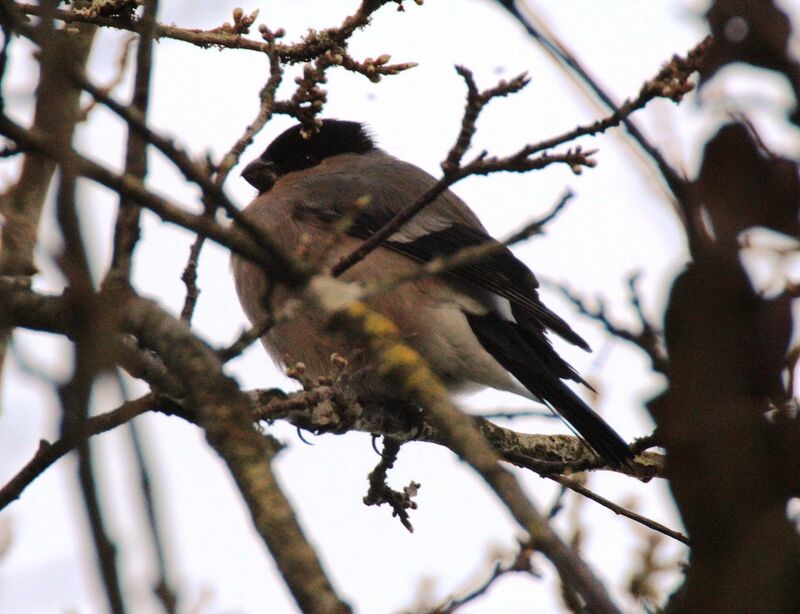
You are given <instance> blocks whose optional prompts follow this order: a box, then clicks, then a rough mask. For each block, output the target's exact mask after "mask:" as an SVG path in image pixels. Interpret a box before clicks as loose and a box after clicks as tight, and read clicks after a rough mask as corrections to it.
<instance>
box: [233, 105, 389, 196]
mask: <svg viewBox="0 0 800 614" xmlns="http://www.w3.org/2000/svg"><path fill="white" fill-rule="evenodd" d="M374 148H375V143H374V141H373V140H372V137H371V136H370V134H369V132H368V131H367V129H366V127H365V126H364V124H360V123H358V122H350V121H344V120H339V119H324V120H322V124H321V125H320V126H319V129H318V130H317V131H316V132H314V133H312V134H310V135H306V134H304V132H303V130H302V126H301V125H300V124H297V125H296V126H292V127H291V128H289V129H288V130H286V131H284V132H283V133H282V134H281V135H280V136H278V138H276V139H275V140H274V141H272V143H270V144H269V146H268V147H267V148H266V149H265V150H264V153H262V154H261V155H260V156H259V157H258V158H256V159H255V160H253V161H252V162H250V164H248V165H247V166H246V167H245V168H244V170H243V171H242V177H244V178H245V181H247V183H249V184H250V185H251V186H253V187H254V188H256V189H257V190H258V191H259V192H260V193H263V192H267V191H269V190H270V189H271V188H272V186H273V184H274V183H275V182H276V181H277V180H278V179H279V178H281V177H282V176H283V175H286V174H287V173H292V172H295V171H302V170H304V169H307V168H311V167H312V166H316V165H317V164H319V163H320V162H322V161H323V160H325V159H326V158H330V157H331V156H338V155H340V154H346V153H358V154H363V153H366V152H368V151H370V150H372V149H374Z"/></svg>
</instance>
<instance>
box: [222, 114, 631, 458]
mask: <svg viewBox="0 0 800 614" xmlns="http://www.w3.org/2000/svg"><path fill="white" fill-rule="evenodd" d="M242 176H243V178H244V179H245V180H246V181H247V182H248V183H249V184H250V185H252V186H253V187H254V188H256V190H258V195H257V196H256V198H255V199H254V200H253V201H252V202H251V203H250V204H249V205H247V206H246V207H245V208H244V209H243V211H242V215H243V216H244V218H245V219H246V220H247V221H248V222H249V223H250V224H252V225H254V226H255V227H256V228H258V229H259V230H260V231H262V232H264V233H266V234H267V235H268V236H270V237H271V239H272V240H273V241H274V242H275V243H276V244H277V245H278V247H279V248H281V249H283V250H285V252H286V253H288V254H291V255H295V256H303V257H306V258H316V259H317V264H318V265H321V267H322V269H323V270H325V269H326V268H327V269H328V270H330V268H332V267H333V265H335V264H336V262H338V261H340V260H341V259H342V258H343V257H344V256H346V255H347V254H349V253H350V252H351V251H352V250H354V249H355V248H357V247H358V246H359V245H360V244H361V243H362V242H363V241H364V240H365V239H367V238H368V237H370V236H372V235H373V234H374V233H375V232H376V231H377V230H379V229H380V228H381V227H382V226H383V225H385V224H386V223H387V222H388V221H389V220H390V219H391V218H392V217H393V216H394V215H395V214H396V213H397V212H398V211H400V210H401V209H402V208H403V207H405V206H407V205H408V204H409V203H412V202H414V201H415V200H416V199H417V198H418V197H419V196H420V195H421V194H422V193H424V192H425V190H427V189H428V188H430V187H431V186H432V185H434V184H435V183H436V179H435V178H434V177H433V176H432V175H430V174H429V173H427V172H426V171H424V170H422V169H421V168H419V167H417V166H415V165H413V164H411V163H409V162H404V161H402V160H400V159H398V158H396V157H394V156H392V155H390V154H389V153H387V152H386V151H384V150H383V149H381V148H380V147H378V146H377V144H376V142H375V139H374V138H373V136H372V134H371V132H370V130H369V129H368V128H367V127H366V126H365V125H364V124H362V123H360V122H355V121H346V120H340V119H323V120H320V123H318V126H317V130H316V131H306V130H305V129H304V128H303V127H302V126H301V125H300V124H297V125H294V126H292V127H290V128H289V129H287V130H285V131H284V132H283V133H282V134H280V135H279V136H278V137H277V138H275V139H274V140H273V141H272V142H271V143H270V144H269V145H268V146H267V148H266V150H264V152H263V153H262V154H261V155H260V156H259V157H258V158H256V159H254V160H253V161H251V162H250V163H249V164H247V165H246V167H245V168H244V170H243V171H242ZM342 229H345V230H344V231H342ZM335 233H338V234H335ZM487 242H492V243H495V244H496V245H495V247H496V248H495V249H493V251H491V253H490V254H489V255H487V256H486V257H485V258H482V259H478V260H475V261H472V262H469V263H467V264H464V265H463V266H459V267H457V268H454V269H452V270H449V271H448V272H446V273H443V274H441V275H438V276H435V277H426V278H422V279H417V280H415V281H412V282H408V283H404V284H402V285H399V286H397V287H396V288H394V289H393V290H391V291H388V292H384V293H377V294H375V295H373V296H371V297H370V298H369V299H368V300H367V302H368V304H369V305H370V307H372V308H373V309H375V310H376V311H378V312H379V313H381V314H383V315H384V316H386V317H388V318H389V319H390V320H392V321H393V322H394V323H395V325H396V326H397V328H398V330H399V332H400V335H401V336H402V339H403V340H404V341H405V342H406V343H407V344H408V345H410V346H411V347H412V348H413V349H415V350H416V351H417V352H418V353H419V354H421V355H422V357H423V358H425V359H426V360H427V362H428V364H429V366H430V367H431V369H432V371H433V372H434V373H435V374H436V375H437V376H438V377H439V378H440V380H441V381H442V382H443V383H444V385H445V386H446V387H447V389H448V391H450V392H452V393H453V394H456V393H463V392H469V391H473V390H477V389H481V388H486V387H488V388H495V389H498V390H503V391H508V392H512V393H515V394H517V395H520V396H522V397H525V398H527V399H531V400H534V401H537V402H539V403H543V404H544V405H546V406H547V407H549V408H550V409H551V410H552V411H554V412H555V413H556V414H557V415H559V416H560V417H561V418H562V419H563V420H564V421H565V422H566V423H567V424H568V425H569V426H570V427H571V428H572V429H574V431H577V433H578V434H579V435H580V437H581V438H582V439H583V440H584V441H585V442H586V443H588V445H589V446H590V447H591V448H592V449H593V450H594V451H595V452H596V453H597V454H598V456H600V457H601V458H602V459H604V460H605V461H606V462H607V463H608V464H610V465H616V466H622V465H626V464H628V462H629V461H630V459H631V458H632V457H633V453H632V451H631V449H630V448H629V447H628V445H627V444H626V443H625V441H624V440H623V439H622V438H621V437H620V436H619V435H618V434H617V432H616V431H615V430H614V429H613V428H612V427H611V426H609V425H608V424H607V423H606V422H605V421H604V420H603V419H602V418H601V417H600V416H599V415H598V414H597V413H596V412H595V411H594V410H593V409H592V408H591V407H589V405H588V404H587V403H586V402H584V401H583V400H582V399H581V398H580V396H578V394H576V392H575V391H573V390H572V389H571V388H570V387H569V386H568V385H567V384H566V383H565V381H572V382H575V383H577V384H582V385H585V386H588V384H587V383H586V381H585V380H584V379H583V378H582V377H581V376H580V375H579V374H578V372H577V371H576V370H575V369H574V368H573V367H572V366H570V365H569V364H568V363H567V362H566V361H565V360H564V359H563V358H561V357H560V356H559V354H558V353H557V352H556V350H555V349H554V347H553V344H552V341H551V339H550V338H549V336H548V335H549V333H554V334H555V335H557V336H559V337H561V338H562V339H564V340H566V341H567V342H569V343H571V344H573V345H576V346H578V347H580V348H582V349H584V350H587V351H590V348H589V345H588V344H587V343H586V341H584V339H583V338H581V337H580V336H579V335H578V334H577V333H576V332H575V331H574V330H573V329H572V328H571V327H570V325H569V324H567V322H566V321H564V320H563V319H562V318H561V317H560V316H558V315H557V314H556V313H554V312H553V311H551V310H550V309H549V308H548V307H547V306H545V304H544V303H543V302H542V300H541V299H540V297H539V293H538V285H539V284H538V281H537V279H536V277H535V276H534V274H533V272H532V271H531V270H530V269H529V268H528V267H527V266H526V265H525V264H523V263H522V262H521V261H520V260H518V259H517V258H516V257H515V256H514V254H513V253H512V252H511V251H510V250H509V249H508V248H507V247H506V246H504V245H501V244H499V243H497V241H495V240H494V239H493V238H492V237H491V236H490V235H489V233H488V232H487V230H486V228H484V226H483V224H481V222H480V220H479V219H478V217H477V216H476V214H475V213H474V212H473V211H472V210H471V209H470V208H469V207H468V206H467V205H466V203H464V201H462V200H461V199H460V198H459V197H458V196H456V194H455V193H453V192H452V191H450V190H449V189H448V190H446V191H444V192H443V193H442V194H441V195H440V196H438V197H437V198H436V199H435V200H433V201H432V202H431V203H430V204H429V205H428V206H427V207H426V208H424V209H423V210H422V211H420V212H419V213H418V214H417V215H416V216H414V217H413V218H411V219H410V220H409V221H408V222H406V223H405V224H404V225H403V226H401V227H400V228H399V229H398V230H397V231H396V232H395V233H394V234H392V235H391V236H389V238H388V239H387V240H386V241H385V242H383V243H382V244H381V245H380V246H379V247H378V248H377V249H375V250H374V251H373V252H371V253H369V254H368V255H367V256H366V257H365V258H364V259H363V260H361V261H360V262H358V263H357V264H355V265H354V266H352V267H351V268H350V269H348V270H347V271H345V272H344V274H343V275H342V276H341V278H342V279H343V280H345V281H351V282H366V281H372V280H376V279H384V280H386V279H389V280H391V279H392V278H397V276H401V275H407V274H411V273H412V272H413V271H415V270H417V269H418V267H419V266H420V264H422V263H426V262H429V261H431V260H432V259H434V258H437V257H440V256H450V255H452V254H455V253H458V252H459V251H460V250H462V249H464V248H467V247H472V246H478V245H483V244H485V243H487ZM231 265H232V269H233V275H234V280H235V285H236V291H237V294H238V296H239V300H240V302H241V305H242V307H243V310H244V312H245V314H246V315H247V317H248V318H249V319H250V320H251V321H252V322H254V323H255V322H262V321H264V318H265V317H266V316H267V314H268V313H270V312H273V313H274V311H275V310H276V309H279V308H280V307H281V306H283V305H285V303H286V301H288V300H289V299H291V298H293V296H295V292H296V290H294V289H292V288H287V287H285V286H282V285H281V284H280V283H278V282H272V281H271V280H270V274H269V270H268V269H265V267H264V265H263V264H262V263H254V262H252V261H250V260H248V259H245V258H243V257H240V256H237V255H236V254H234V255H233V256H232V259H231ZM262 342H263V344H264V346H265V348H266V349H267V351H268V352H269V354H270V355H271V356H272V358H273V359H274V360H275V361H276V362H277V363H278V364H283V365H292V364H296V363H302V364H303V365H304V367H303V369H304V374H305V375H306V376H308V377H309V378H312V379H313V378H319V377H324V376H326V375H329V374H330V373H331V372H332V364H331V356H332V355H334V354H338V355H340V356H344V357H346V359H347V360H348V361H349V363H348V366H347V369H348V370H349V377H348V379H347V385H348V386H350V387H351V389H352V391H353V392H354V393H355V394H356V395H357V397H358V398H360V399H364V400H372V401H390V400H392V399H394V400H399V399H398V398H397V397H398V396H399V395H398V391H397V390H396V389H394V388H393V387H392V386H391V385H390V384H388V383H387V382H386V381H384V380H382V378H381V377H380V376H379V375H378V373H377V369H374V368H373V367H374V365H371V364H370V362H369V357H368V356H366V355H365V354H366V353H365V352H364V348H363V347H359V346H358V343H357V342H356V341H354V340H353V339H349V338H345V337H343V336H342V335H339V334H335V333H331V332H330V330H329V329H328V328H326V322H325V321H323V320H322V319H321V316H318V315H315V314H313V313H308V314H306V313H303V314H302V315H301V316H299V317H295V318H291V319H282V320H281V321H279V322H278V323H277V324H276V325H275V326H273V327H272V328H271V329H270V330H269V331H268V332H267V333H266V334H265V335H264V337H263V338H262Z"/></svg>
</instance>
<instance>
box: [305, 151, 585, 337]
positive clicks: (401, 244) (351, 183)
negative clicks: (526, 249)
mask: <svg viewBox="0 0 800 614" xmlns="http://www.w3.org/2000/svg"><path fill="white" fill-rule="evenodd" d="M395 164H402V165H403V166H402V169H403V171H404V173H396V174H395V175H394V176H393V177H392V180H391V181H384V182H375V181H369V180H368V179H365V178H364V177H363V176H362V175H359V174H349V173H348V174H344V173H342V174H327V175H311V176H310V177H309V178H308V179H307V180H304V182H303V183H304V184H306V187H307V188H309V191H310V192H311V193H313V194H320V193H324V194H328V195H329V197H328V199H327V200H326V202H325V203H322V206H320V203H318V202H317V201H316V200H313V201H312V200H311V199H305V200H298V201H297V204H296V206H295V211H296V213H297V215H298V216H307V217H310V218H314V219H316V220H319V221H321V222H324V223H333V222H335V221H338V220H340V219H342V217H343V216H345V215H349V216H352V221H351V224H350V226H349V228H348V230H347V232H348V234H350V235H351V236H354V237H358V238H360V239H367V238H368V237H370V236H372V235H373V234H374V233H375V232H377V231H378V230H379V229H380V228H382V227H383V226H384V225H385V224H386V223H387V222H389V220H391V219H392V217H394V215H395V214H396V213H397V211H398V210H399V209H400V208H401V207H402V206H404V205H405V204H407V203H409V202H412V199H413V198H415V197H416V196H417V195H418V193H420V192H421V191H422V190H424V189H425V188H426V187H428V186H427V185H424V184H423V185H422V186H421V187H420V183H421V181H420V180H421V179H422V178H424V179H425V183H432V182H433V181H434V180H433V178H432V177H431V176H430V175H428V174H427V173H425V172H424V171H422V170H421V169H418V168H417V167H414V166H412V165H407V164H404V163H400V162H399V161H395ZM409 169H411V170H409ZM405 174H410V175H412V176H411V181H404V179H406V177H404V175H405ZM398 175H399V176H398ZM318 181H319V182H324V189H322V190H320V189H319V188H317V189H314V187H313V185H312V184H314V183H316V182H318ZM364 195H368V196H369V204H368V205H367V206H365V207H363V208H361V209H360V210H359V211H358V212H357V213H356V214H355V215H353V211H354V202H355V201H356V200H357V199H358V198H359V196H364ZM486 243H493V244H495V246H496V247H495V250H494V251H493V252H492V253H491V254H488V255H486V256H485V257H483V258H480V259H478V260H475V261H473V262H470V263H468V264H464V265H462V266H459V267H456V268H454V269H451V270H450V271H449V272H448V273H446V276H447V277H450V278H455V279H459V280H461V281H464V282H467V283H469V284H473V285H474V286H476V287H478V288H482V289H483V290H486V291H489V292H491V293H493V294H495V295H497V296H498V297H502V298H503V299H506V300H507V301H508V302H509V305H510V308H511V312H512V313H513V316H514V319H515V320H516V321H517V322H518V323H519V324H520V325H521V326H522V327H523V328H525V329H530V330H531V332H532V333H536V332H538V333H542V332H543V331H544V330H545V329H547V330H551V331H553V332H554V333H555V334H557V335H558V336H560V337H561V338H563V339H565V340H566V341H569V342H570V343H573V344H575V345H577V346H578V347H581V348H583V349H585V350H589V345H588V344H587V343H586V341H584V339H583V338H581V336H580V335H578V334H577V333H576V332H575V331H574V330H572V328H571V327H570V325H569V324H567V323H566V322H565V321H564V320H563V319H561V318H560V317H559V316H558V315H557V314H555V313H554V312H553V311H551V310H550V309H548V308H547V306H545V305H544V304H543V303H542V302H541V300H540V299H539V293H538V287H539V282H538V281H537V280H536V277H535V276H534V274H533V273H532V272H531V271H530V269H528V267H526V266H525V265H524V264H523V263H522V262H520V261H519V260H518V259H517V258H516V256H514V254H513V253H512V252H511V250H509V249H508V248H507V247H505V246H504V245H500V244H499V243H498V242H497V241H495V240H494V239H493V238H492V237H491V236H489V234H488V233H487V232H486V230H485V229H484V228H483V226H482V225H481V224H480V222H479V221H478V219H477V218H476V217H475V215H474V214H473V213H472V211H471V210H470V209H469V208H468V207H467V206H466V205H465V204H464V203H463V202H462V201H461V200H460V199H459V198H458V197H457V196H456V195H455V194H453V193H452V192H449V191H448V192H446V193H445V194H443V195H442V196H441V197H440V198H438V199H437V200H435V201H434V202H433V203H431V204H430V205H429V206H428V207H427V208H425V209H423V210H422V211H421V212H420V213H419V214H418V215H417V216H415V217H414V218H412V219H411V220H410V221H409V222H407V223H406V224H405V225H404V226H403V227H402V228H401V229H400V230H399V231H398V232H396V233H395V234H394V235H392V236H391V237H389V239H388V240H387V241H386V242H385V243H384V245H385V247H387V248H388V249H391V250H393V251H395V252H398V253H400V254H403V255H404V256H407V257H409V258H411V259H413V260H416V261H417V262H423V263H424V262H429V261H431V260H433V259H434V258H437V257H439V256H452V255H453V254H456V253H458V252H459V251H461V250H462V249H465V248H468V247H475V246H478V245H483V244H486Z"/></svg>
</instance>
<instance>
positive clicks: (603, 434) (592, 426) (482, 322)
mask: <svg viewBox="0 0 800 614" xmlns="http://www.w3.org/2000/svg"><path fill="white" fill-rule="evenodd" d="M465 315H466V317H467V320H468V321H469V325H470V327H471V328H472V331H473V332H474V333H475V336H476V337H477V338H478V340H479V341H480V342H481V345H483V347H484V348H485V349H486V351H487V352H489V353H490V354H491V355H492V356H493V357H494V358H495V360H497V362H499V363H500V364H501V365H503V367H504V368H506V369H508V371H509V372H511V374H512V375H514V377H516V378H517V379H518V380H519V381H520V382H521V383H522V385H523V386H525V387H526V388H527V389H528V390H530V391H531V393H533V394H534V395H536V396H537V397H538V398H539V399H541V400H542V401H543V402H544V403H545V404H547V405H548V406H549V407H551V408H552V409H553V410H554V411H556V412H557V413H558V414H559V415H560V416H561V417H562V418H563V419H564V420H565V421H566V422H567V423H569V424H570V426H572V427H573V428H574V429H575V430H576V431H577V432H578V433H579V434H580V436H581V437H583V439H584V440H586V443H588V444H589V445H590V446H591V447H592V449H593V450H594V451H595V452H597V454H598V455H600V456H601V457H602V458H603V459H604V460H606V461H607V462H608V463H609V464H613V465H617V466H620V465H625V464H627V463H628V461H629V460H630V459H631V458H633V452H632V451H631V449H630V448H629V447H628V445H627V444H626V443H625V441H623V439H622V438H621V437H620V436H619V435H618V434H617V433H616V431H614V429H612V428H611V427H610V426H609V425H608V424H607V423H606V422H605V420H603V419H602V418H601V417H600V416H598V415H597V413H595V411H594V410H593V409H592V408H591V407H589V406H588V405H587V404H586V403H584V402H583V401H582V400H581V398H580V397H579V396H578V395H577V394H575V393H574V392H573V391H572V390H571V389H570V388H569V387H568V386H567V385H566V384H564V382H562V381H561V379H560V378H561V377H564V376H565V374H566V373H565V370H564V369H558V370H554V369H553V365H554V364H563V365H565V366H566V367H567V369H568V370H569V371H571V367H569V365H567V363H566V362H564V361H563V360H562V359H561V358H560V357H558V355H557V354H556V352H555V350H554V349H553V347H552V346H551V345H550V342H549V340H547V338H546V337H544V336H542V337H541V340H540V342H538V343H536V345H534V343H535V342H536V339H535V338H533V337H531V336H530V335H525V334H524V333H523V332H522V331H520V330H519V328H518V325H517V324H515V323H514V322H509V321H507V320H503V319H502V318H500V317H499V316H498V315H497V314H494V313H489V314H487V315H483V316H477V315H473V314H468V313H465Z"/></svg>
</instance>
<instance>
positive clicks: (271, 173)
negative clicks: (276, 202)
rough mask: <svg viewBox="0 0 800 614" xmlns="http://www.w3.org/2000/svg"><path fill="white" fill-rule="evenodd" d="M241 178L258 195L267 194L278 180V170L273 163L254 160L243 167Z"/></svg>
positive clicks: (259, 159) (258, 159) (260, 159)
mask: <svg viewBox="0 0 800 614" xmlns="http://www.w3.org/2000/svg"><path fill="white" fill-rule="evenodd" d="M242 177H244V179H245V181H246V182H247V183H249V184H250V185H251V186H253V187H254V188H255V189H256V190H258V192H259V193H260V194H263V193H264V192H269V190H270V189H272V186H273V185H274V184H275V182H276V181H277V179H278V170H277V168H276V167H275V164H274V163H273V162H270V161H268V160H264V159H262V158H256V159H255V160H253V161H252V162H251V163H250V164H248V165H247V166H245V167H244V170H243V171H242Z"/></svg>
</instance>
